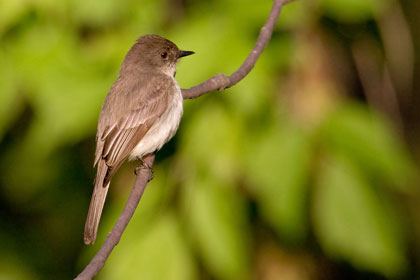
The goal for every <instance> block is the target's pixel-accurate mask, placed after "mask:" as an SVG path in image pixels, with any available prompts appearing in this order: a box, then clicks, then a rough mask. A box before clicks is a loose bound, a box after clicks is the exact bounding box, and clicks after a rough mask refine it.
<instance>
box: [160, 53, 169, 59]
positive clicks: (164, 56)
mask: <svg viewBox="0 0 420 280" xmlns="http://www.w3.org/2000/svg"><path fill="white" fill-rule="evenodd" d="M160 56H161V57H162V58H166V57H167V56H168V53H167V52H163V53H161V54H160Z"/></svg>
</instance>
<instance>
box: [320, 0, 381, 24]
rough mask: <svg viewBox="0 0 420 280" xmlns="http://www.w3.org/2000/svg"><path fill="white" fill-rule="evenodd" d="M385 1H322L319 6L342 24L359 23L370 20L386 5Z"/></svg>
mask: <svg viewBox="0 0 420 280" xmlns="http://www.w3.org/2000/svg"><path fill="white" fill-rule="evenodd" d="M387 3H388V1H385V0H322V1H320V5H321V7H322V8H324V9H325V12H326V13H327V14H328V15H329V16H331V17H334V18H336V19H337V20H339V21H344V22H359V21H365V20H368V19H370V18H372V17H373V16H374V14H375V12H380V11H382V10H383V9H384V8H385V6H386V5H387Z"/></svg>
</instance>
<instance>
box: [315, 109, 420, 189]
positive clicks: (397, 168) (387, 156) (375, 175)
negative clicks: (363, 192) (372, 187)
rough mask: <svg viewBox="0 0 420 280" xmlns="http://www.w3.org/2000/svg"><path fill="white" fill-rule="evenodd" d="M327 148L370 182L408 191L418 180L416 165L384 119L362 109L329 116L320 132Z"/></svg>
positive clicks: (341, 110) (345, 110)
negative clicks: (346, 158)
mask: <svg viewBox="0 0 420 280" xmlns="http://www.w3.org/2000/svg"><path fill="white" fill-rule="evenodd" d="M320 140H321V141H322V143H323V145H325V148H326V149H328V150H334V151H336V152H339V153H341V154H343V155H345V156H346V157H348V158H350V159H352V160H353V161H354V162H355V163H357V165H358V166H360V168H361V170H362V171H363V172H365V173H366V174H367V175H369V177H370V179H371V180H373V181H376V182H381V183H382V184H383V185H386V186H390V187H398V188H399V189H400V190H409V189H410V186H412V184H413V181H414V176H415V169H414V168H415V167H414V163H413V161H412V160H411V159H410V157H409V155H408V151H407V150H406V148H405V147H404V145H403V143H401V141H400V140H399V139H398V138H397V137H396V136H395V133H393V131H392V130H391V129H390V126H389V124H388V123H387V122H385V121H384V119H383V118H381V117H380V116H378V115H377V114H375V113H374V112H371V111H368V110H367V109H366V108H364V107H362V106H360V105H359V106H356V105H354V104H353V105H347V106H343V107H341V108H338V109H337V111H336V112H335V113H334V114H332V115H330V116H329V117H328V119H327V121H326V123H325V126H324V127H323V128H322V129H321V132H320Z"/></svg>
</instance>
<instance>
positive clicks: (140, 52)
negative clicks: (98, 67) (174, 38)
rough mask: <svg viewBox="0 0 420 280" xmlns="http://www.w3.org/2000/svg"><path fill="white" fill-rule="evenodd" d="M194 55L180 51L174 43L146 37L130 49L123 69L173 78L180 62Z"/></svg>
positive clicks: (163, 39)
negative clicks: (154, 72)
mask: <svg viewBox="0 0 420 280" xmlns="http://www.w3.org/2000/svg"><path fill="white" fill-rule="evenodd" d="M193 53H194V52H192V51H183V50H180V49H179V48H178V47H177V46H176V45H175V44H174V43H172V42H171V41H169V40H168V39H165V38H163V37H160V36H158V35H144V36H141V37H140V38H139V39H137V41H136V43H135V44H134V46H133V47H132V48H131V49H130V51H129V52H128V54H127V56H126V58H125V59H124V62H123V67H122V68H121V69H122V70H123V68H126V70H128V69H140V70H141V71H159V72H162V73H165V74H167V75H170V76H173V75H174V74H175V70H176V64H177V62H178V60H179V59H180V58H181V57H184V56H188V55H191V54H193Z"/></svg>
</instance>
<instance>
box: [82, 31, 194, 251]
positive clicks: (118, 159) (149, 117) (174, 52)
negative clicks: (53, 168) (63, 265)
mask: <svg viewBox="0 0 420 280" xmlns="http://www.w3.org/2000/svg"><path fill="white" fill-rule="evenodd" d="M190 54H193V52H189V51H181V50H179V49H178V47H177V46H176V45H175V44H174V43H172V42H171V41H169V40H167V39H164V38H162V37H160V36H157V35H145V36H142V37H140V38H139V39H138V40H137V41H136V43H135V44H134V45H133V47H132V48H131V49H130V50H129V52H128V53H127V55H126V57H125V59H124V61H123V64H122V66H121V69H120V73H119V76H118V79H117V80H116V81H115V83H114V84H113V85H112V87H111V90H110V91H109V93H108V95H107V97H106V99H105V101H104V104H103V107H102V111H101V113H100V116H99V121H98V131H97V134H96V153H95V165H98V170H97V174H96V179H95V186H94V189H93V194H92V199H91V203H90V207H89V213H88V216H87V220H86V225H85V234H84V241H85V243H86V244H91V243H92V244H93V243H94V242H95V239H96V232H97V229H98V225H99V220H100V218H101V213H102V209H103V206H104V203H105V198H106V195H107V192H108V188H109V184H110V180H111V178H112V176H113V175H114V174H115V172H116V171H117V170H118V168H119V167H120V166H121V164H122V163H123V162H124V161H125V160H126V159H127V158H128V157H129V158H130V159H136V158H138V159H140V160H141V159H142V158H143V157H144V156H146V155H148V154H151V153H154V152H155V151H157V150H159V149H160V148H161V147H162V145H163V144H165V143H166V142H167V141H169V139H170V138H172V137H173V136H174V134H175V132H176V130H177V129H178V125H179V121H180V119H181V116H182V111H183V109H182V94H181V90H180V88H179V86H178V83H177V82H176V81H175V79H174V74H175V70H176V63H177V61H178V60H179V58H181V57H183V56H187V55H190Z"/></svg>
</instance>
